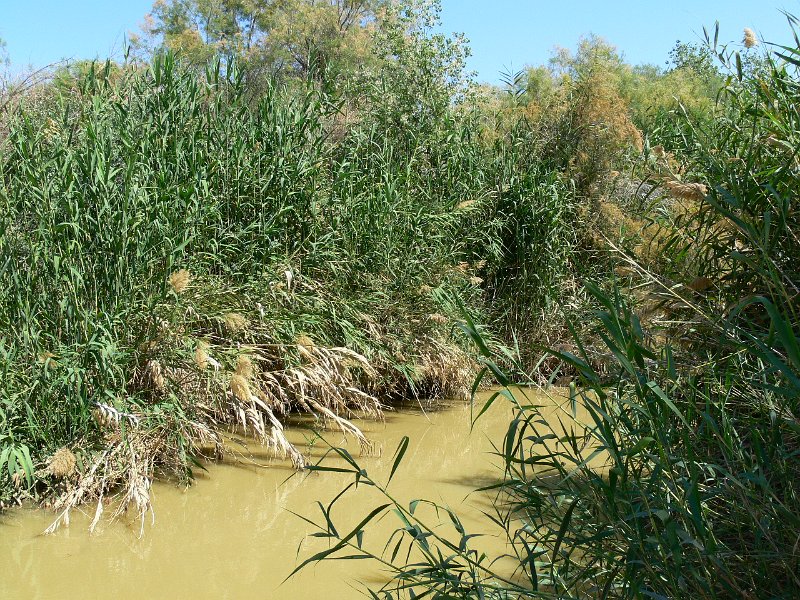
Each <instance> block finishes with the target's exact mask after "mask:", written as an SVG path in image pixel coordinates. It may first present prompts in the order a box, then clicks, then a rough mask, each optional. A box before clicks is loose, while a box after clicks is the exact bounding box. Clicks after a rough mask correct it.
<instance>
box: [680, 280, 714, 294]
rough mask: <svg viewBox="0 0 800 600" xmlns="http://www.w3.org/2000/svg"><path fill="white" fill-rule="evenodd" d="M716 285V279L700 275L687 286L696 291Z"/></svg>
mask: <svg viewBox="0 0 800 600" xmlns="http://www.w3.org/2000/svg"><path fill="white" fill-rule="evenodd" d="M713 285H714V281H713V280H712V279H710V278H709V277H698V278H697V279H695V280H694V281H692V282H691V283H689V284H688V285H687V286H686V287H688V288H689V289H690V290H692V291H695V292H703V291H705V290H707V289H709V288H710V287H712V286H713Z"/></svg>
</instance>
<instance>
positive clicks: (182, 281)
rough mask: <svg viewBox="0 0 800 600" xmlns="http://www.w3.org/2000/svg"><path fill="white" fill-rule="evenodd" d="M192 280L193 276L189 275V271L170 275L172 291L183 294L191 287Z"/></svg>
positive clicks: (181, 270) (184, 270) (183, 270)
mask: <svg viewBox="0 0 800 600" xmlns="http://www.w3.org/2000/svg"><path fill="white" fill-rule="evenodd" d="M191 278H192V276H191V275H190V274H189V271H187V270H186V269H180V270H179V271H175V272H174V273H173V274H172V275H170V276H169V279H168V281H169V285H170V286H171V287H172V290H173V291H174V292H175V293H176V294H181V293H182V292H184V291H185V290H186V288H187V287H188V286H189V281H190V280H191Z"/></svg>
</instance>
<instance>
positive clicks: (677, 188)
mask: <svg viewBox="0 0 800 600" xmlns="http://www.w3.org/2000/svg"><path fill="white" fill-rule="evenodd" d="M664 187H666V188H667V189H668V190H669V191H670V193H671V194H672V195H673V196H674V197H675V198H679V199H681V200H697V201H700V200H703V199H704V198H705V197H706V195H707V194H708V188H707V187H706V186H705V185H704V184H702V183H683V182H682V181H674V180H673V181H667V182H665V183H664Z"/></svg>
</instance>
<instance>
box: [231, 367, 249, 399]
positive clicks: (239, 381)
mask: <svg viewBox="0 0 800 600" xmlns="http://www.w3.org/2000/svg"><path fill="white" fill-rule="evenodd" d="M231 392H233V395H234V396H235V397H236V398H237V399H238V400H240V401H242V402H250V396H251V394H250V384H249V383H248V382H247V379H246V378H245V377H243V376H242V375H240V374H239V373H234V374H233V376H232V377H231Z"/></svg>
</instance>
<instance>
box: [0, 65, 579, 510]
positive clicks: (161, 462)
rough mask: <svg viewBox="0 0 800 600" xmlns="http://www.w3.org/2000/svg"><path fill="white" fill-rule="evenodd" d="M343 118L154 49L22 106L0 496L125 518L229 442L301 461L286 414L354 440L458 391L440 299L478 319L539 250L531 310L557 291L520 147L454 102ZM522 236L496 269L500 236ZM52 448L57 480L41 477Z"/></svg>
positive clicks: (13, 123)
mask: <svg viewBox="0 0 800 600" xmlns="http://www.w3.org/2000/svg"><path fill="white" fill-rule="evenodd" d="M337 102H339V101H338V100H336V99H335V98H331V97H328V96H326V95H325V94H323V93H321V92H319V91H316V90H315V89H314V88H313V87H312V86H309V87H308V88H307V89H305V90H301V92H300V93H298V91H297V89H292V90H289V89H287V88H283V87H280V86H277V85H274V86H272V87H269V88H268V89H267V90H266V91H265V92H264V94H263V96H260V97H259V98H252V97H250V96H249V94H248V89H247V85H246V82H245V81H244V80H243V79H242V78H241V77H240V76H239V75H238V74H237V72H236V70H235V68H231V69H229V70H228V72H227V73H225V74H222V73H221V72H220V69H219V68H218V67H217V68H216V69H215V68H213V67H212V68H209V69H208V70H207V71H206V73H200V74H199V73H197V72H195V71H192V70H190V69H188V68H185V67H183V66H181V64H179V62H177V61H176V59H175V57H174V56H172V55H169V54H167V55H158V56H156V57H155V58H154V60H153V62H152V64H150V65H146V66H128V67H124V68H118V67H112V66H111V65H110V64H107V65H105V67H103V66H95V67H93V68H90V69H88V70H87V72H86V73H85V74H84V75H82V76H81V77H79V78H77V79H75V81H74V82H73V84H72V85H65V84H64V83H63V82H61V83H60V84H59V86H46V85H45V86H40V87H37V88H35V89H34V90H32V91H30V92H29V93H28V94H26V95H25V96H24V97H22V99H20V100H19V101H18V106H16V107H15V108H14V110H12V111H11V112H10V113H9V115H7V117H6V118H5V119H6V124H5V128H6V129H7V134H6V135H5V136H4V138H3V139H2V141H1V142H0V144H2V154H0V209H1V210H0V256H2V262H1V263H0V290H1V291H0V332H2V333H0V368H1V369H2V373H3V377H2V385H0V449H1V452H2V453H1V454H0V458H2V460H1V461H0V490H2V494H1V495H0V498H1V499H2V500H4V501H5V502H9V501H11V500H12V499H20V498H24V497H48V496H51V495H53V494H55V497H56V498H57V500H56V503H55V505H56V507H57V508H60V509H61V510H62V513H61V517H60V519H62V520H66V519H68V515H69V510H70V508H71V507H73V506H75V505H76V504H78V503H81V502H86V501H90V500H102V498H103V496H105V495H109V494H114V493H117V492H119V491H120V490H122V500H123V501H122V503H121V509H124V508H125V507H126V506H128V505H133V506H135V507H136V508H137V509H138V511H139V512H140V513H141V514H142V515H144V513H145V512H146V511H147V510H149V509H150V503H149V486H150V483H151V481H152V479H153V477H154V475H155V473H156V472H163V473H165V474H167V475H170V476H178V477H181V478H182V477H187V476H191V469H192V468H193V467H195V466H197V464H198V463H197V462H196V459H197V458H199V457H200V456H203V455H209V454H210V455H213V454H214V453H215V452H221V451H222V444H221V438H220V435H222V433H223V432H224V430H225V428H227V427H229V426H239V427H242V428H245V429H247V430H248V431H249V432H250V433H252V434H254V435H256V436H257V437H259V438H260V439H262V441H263V442H264V443H266V444H267V445H269V446H272V447H273V448H275V449H276V451H278V452H281V453H283V454H285V455H287V456H289V457H290V458H291V459H292V461H293V462H294V463H295V464H296V465H297V466H300V465H302V464H303V461H304V459H303V457H302V455H301V454H300V452H299V451H298V450H297V449H296V448H294V447H292V446H291V445H290V444H289V443H288V442H287V440H286V439H285V437H284V436H283V431H282V425H281V423H280V418H281V416H282V415H284V414H285V413H286V412H287V411H291V410H304V411H309V412H311V413H313V414H315V415H316V416H318V417H319V418H320V419H321V420H323V421H325V422H328V423H332V424H333V425H335V426H338V427H340V428H341V429H342V430H344V431H345V432H347V433H349V434H352V435H355V436H356V437H359V438H360V439H361V441H362V442H363V444H365V445H367V444H368V440H366V439H365V438H363V436H362V434H361V432H359V431H358V429H357V428H355V426H353V425H352V423H350V421H349V417H350V415H352V414H353V413H354V411H358V412H366V413H368V414H373V415H379V414H380V412H381V410H382V409H383V406H382V403H383V402H385V401H387V400H389V401H390V400H391V398H393V397H396V396H408V395H412V396H413V395H420V396H432V397H436V396H446V397H456V396H458V395H463V394H465V393H466V391H467V390H468V387H469V382H470V380H471V372H472V369H473V367H472V364H471V358H470V355H469V353H468V352H466V351H465V348H464V347H463V345H459V344H458V343H456V342H454V341H453V338H452V336H451V335H450V329H451V323H452V319H453V316H454V315H456V314H457V312H458V309H457V304H458V302H464V303H466V304H468V305H469V306H470V307H471V309H472V310H476V311H478V312H479V313H481V312H483V313H484V314H487V313H485V312H484V306H485V305H484V300H483V291H482V289H481V287H482V284H483V282H484V280H499V281H502V280H503V278H511V277H512V276H513V278H514V280H515V281H519V276H518V275H517V274H515V270H517V269H519V267H518V266H517V265H520V264H524V262H525V257H526V256H531V257H532V256H536V258H537V264H542V265H545V264H546V265H548V268H547V270H546V271H542V272H538V271H537V272H531V273H530V275H529V277H531V278H535V281H536V285H535V286H533V285H531V286H529V288H528V289H527V292H526V293H527V294H528V298H529V300H530V302H531V304H532V305H540V306H544V305H545V302H547V301H548V299H549V298H551V297H553V296H554V295H555V294H558V293H559V285H560V280H561V278H563V277H564V276H566V274H567V258H566V250H565V248H564V247H563V246H562V245H553V246H552V248H551V250H547V251H545V252H544V253H543V252H542V250H541V248H540V246H539V244H538V241H539V240H542V239H548V237H549V236H551V234H552V235H559V236H563V235H565V233H564V232H566V235H567V236H569V235H570V234H569V233H568V231H569V227H567V228H564V227H563V226H562V225H563V224H565V223H566V222H567V220H568V219H571V218H572V217H571V216H570V215H571V211H572V208H571V207H572V206H573V200H572V198H573V196H572V194H571V192H570V189H569V187H568V186H566V185H563V184H560V183H559V181H558V180H557V179H555V178H553V177H552V176H551V175H548V174H546V173H540V172H539V171H537V170H536V169H534V168H532V167H531V165H530V164H529V162H530V161H529V160H528V159H526V158H525V156H524V154H525V151H524V148H518V149H517V150H513V149H512V150H508V149H505V148H504V149H502V151H500V148H501V146H500V145H499V144H498V145H497V146H495V147H494V148H492V147H487V146H486V145H485V144H483V143H482V142H481V141H480V140H479V136H478V135H476V133H475V131H474V129H473V127H474V123H473V122H472V120H471V117H470V116H469V115H468V114H465V113H459V112H458V111H456V110H455V109H454V110H453V113H452V115H451V116H450V117H448V118H447V119H444V120H443V121H441V122H440V124H439V126H438V127H437V128H435V129H431V128H430V127H426V129H425V131H415V130H414V129H413V128H412V127H409V129H408V130H406V131H402V132H397V131H394V130H382V129H381V128H380V123H378V122H370V120H369V118H368V117H367V118H364V119H363V120H362V121H361V122H359V123H356V124H354V125H353V126H352V127H351V129H350V130H349V131H346V132H342V131H341V130H340V128H338V127H337V126H336V111H337ZM513 147H514V146H512V148H513ZM543 184H544V185H543ZM542 223H545V224H547V226H546V227H542V226H541V224H542ZM522 230H525V231H527V232H528V233H527V234H526V237H525V238H524V244H523V245H520V246H519V247H518V248H517V249H516V250H515V253H516V254H515V255H514V257H513V258H509V254H508V253H507V252H505V248H504V247H503V243H504V242H501V241H499V240H501V239H502V237H501V236H500V235H499V232H508V233H505V234H503V235H511V236H512V239H513V238H515V237H518V235H519V234H518V233H515V232H518V231H522ZM521 239H522V238H521ZM550 255H552V261H548V256H550ZM509 261H514V262H509ZM533 280H534V279H531V281H533ZM496 287H497V288H498V289H500V288H501V286H500V285H498V286H496ZM502 293H505V294H506V295H507V296H508V297H518V294H516V293H515V292H514V291H513V290H511V289H509V290H508V291H507V292H502ZM379 398H380V399H381V400H380V401H379V400H378V399H379ZM59 453H61V454H60V455H59ZM66 453H69V454H70V455H71V456H72V457H73V459H74V464H75V467H74V469H69V470H67V471H65V470H63V469H58V468H56V467H54V465H55V463H56V462H58V461H56V459H55V457H56V456H65V455H66ZM97 506H98V517H99V512H100V511H101V510H102V506H103V504H102V502H100V501H98V504H97Z"/></svg>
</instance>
